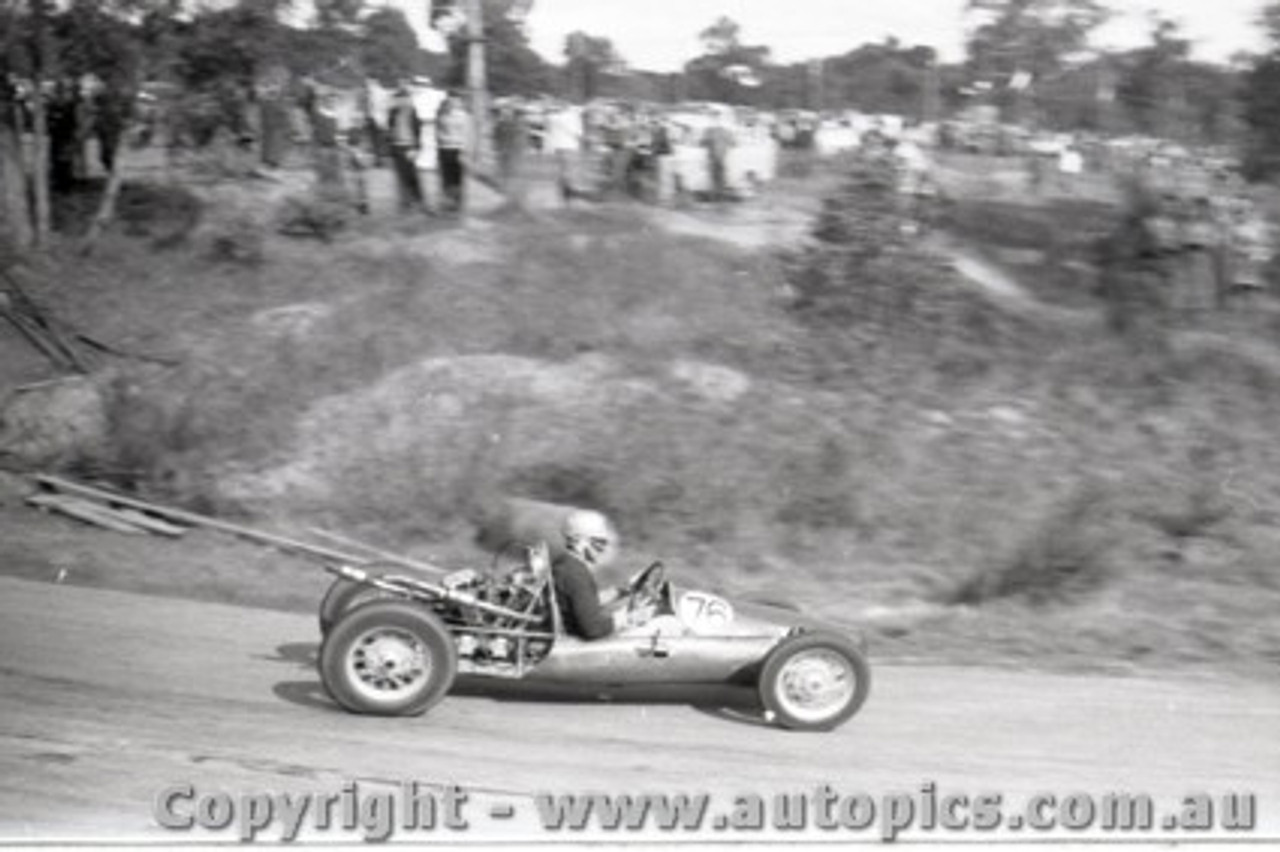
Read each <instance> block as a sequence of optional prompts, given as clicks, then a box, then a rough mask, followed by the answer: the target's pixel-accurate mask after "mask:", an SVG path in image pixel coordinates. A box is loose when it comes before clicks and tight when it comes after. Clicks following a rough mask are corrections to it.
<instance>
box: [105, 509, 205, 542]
mask: <svg viewBox="0 0 1280 852" xmlns="http://www.w3.org/2000/svg"><path fill="white" fill-rule="evenodd" d="M95 505H99V504H95ZM106 511H109V512H111V513H112V514H113V515H115V516H117V517H118V518H120V519H121V520H122V521H125V522H126V523H130V524H134V525H135V526H139V527H142V528H143V529H144V530H146V531H147V532H153V533H156V534H157V535H163V536H168V537H169V538H180V537H182V536H184V535H186V534H187V530H188V528H187V527H184V526H179V525H178V524H171V523H169V522H168V521H165V520H161V519H160V518H153V517H151V516H150V515H148V514H146V513H144V512H140V511H138V510H137V509H119V508H116V507H114V506H113V507H111V508H110V509H107V510H106Z"/></svg>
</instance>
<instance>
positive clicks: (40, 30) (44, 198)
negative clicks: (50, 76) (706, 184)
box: [31, 0, 52, 246]
mask: <svg viewBox="0 0 1280 852" xmlns="http://www.w3.org/2000/svg"><path fill="white" fill-rule="evenodd" d="M31 18H32V22H33V23H34V25H35V62H34V65H35V70H34V73H33V74H32V75H31V76H32V96H31V113H32V116H33V118H34V123H35V144H34V146H33V147H34V153H33V154H32V157H31V159H32V164H31V181H32V184H33V192H32V195H33V196H34V199H35V214H36V232H35V244H36V245H37V246H45V245H47V244H48V242H49V231H50V220H51V218H52V216H51V214H50V206H49V122H48V113H47V111H46V110H45V99H44V74H45V67H46V63H47V62H48V60H49V49H48V48H49V44H48V41H49V37H48V36H49V34H48V25H47V23H46V20H45V19H46V10H45V0H31Z"/></svg>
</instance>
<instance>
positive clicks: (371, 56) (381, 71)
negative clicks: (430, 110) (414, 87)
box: [360, 6, 423, 85]
mask: <svg viewBox="0 0 1280 852" xmlns="http://www.w3.org/2000/svg"><path fill="white" fill-rule="evenodd" d="M361 30H362V32H361V35H360V57H361V65H362V66H363V67H364V72H365V74H367V75H368V76H370V77H374V78H376V79H378V80H380V81H382V82H383V83H385V84H387V85H390V84H391V83H393V82H395V81H397V80H402V79H404V78H406V77H412V76H414V75H416V74H419V73H421V72H422V70H423V55H422V49H421V48H420V47H419V46H418V36H417V35H416V34H415V33H414V32H413V27H411V26H410V25H409V20H408V18H406V17H405V15H404V12H402V11H400V10H399V9H393V8H391V7H389V6H384V7H382V8H381V9H378V10H377V11H375V12H373V13H371V14H370V15H369V16H368V17H367V18H365V19H364V22H363V23H362V25H361Z"/></svg>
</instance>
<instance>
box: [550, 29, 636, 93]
mask: <svg viewBox="0 0 1280 852" xmlns="http://www.w3.org/2000/svg"><path fill="white" fill-rule="evenodd" d="M564 55H565V59H566V60H567V62H566V66H565V70H566V71H567V72H568V75H569V79H570V81H571V83H570V89H571V90H576V91H577V92H578V93H579V94H581V96H582V99H583V100H587V101H589V100H591V99H592V98H594V97H596V96H597V95H598V94H599V93H600V78H601V77H602V76H603V75H605V74H607V73H609V72H610V71H613V70H615V69H617V68H619V67H621V66H622V57H621V56H619V55H618V52H617V50H616V49H615V48H614V46H613V42H612V41H610V40H609V39H607V38H605V37H604V36H593V35H589V34H587V33H584V32H582V31H581V30H579V31H577V32H572V33H570V34H569V36H568V37H567V38H566V39H565V43H564Z"/></svg>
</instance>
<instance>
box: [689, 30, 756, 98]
mask: <svg viewBox="0 0 1280 852" xmlns="http://www.w3.org/2000/svg"><path fill="white" fill-rule="evenodd" d="M698 38H699V39H700V40H701V41H702V48H703V54H702V55H701V56H699V57H697V58H696V59H694V60H692V61H691V62H689V63H687V64H686V65H685V68H684V71H685V80H686V86H687V89H688V94H689V96H690V97H692V98H694V99H695V100H710V101H719V102H721V103H740V102H742V101H744V100H746V99H747V92H749V91H751V90H753V89H755V88H756V87H758V86H760V85H761V83H762V78H763V76H764V72H765V70H766V68H767V66H768V64H769V54H770V51H769V48H768V47H765V46H763V45H747V44H743V43H742V27H740V26H739V25H738V23H737V22H736V21H734V20H733V19H732V18H728V17H721V18H719V19H718V20H717V21H715V22H714V23H713V24H711V26H709V27H707V28H706V29H704V30H703V31H702V32H701V33H699V35H698Z"/></svg>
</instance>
